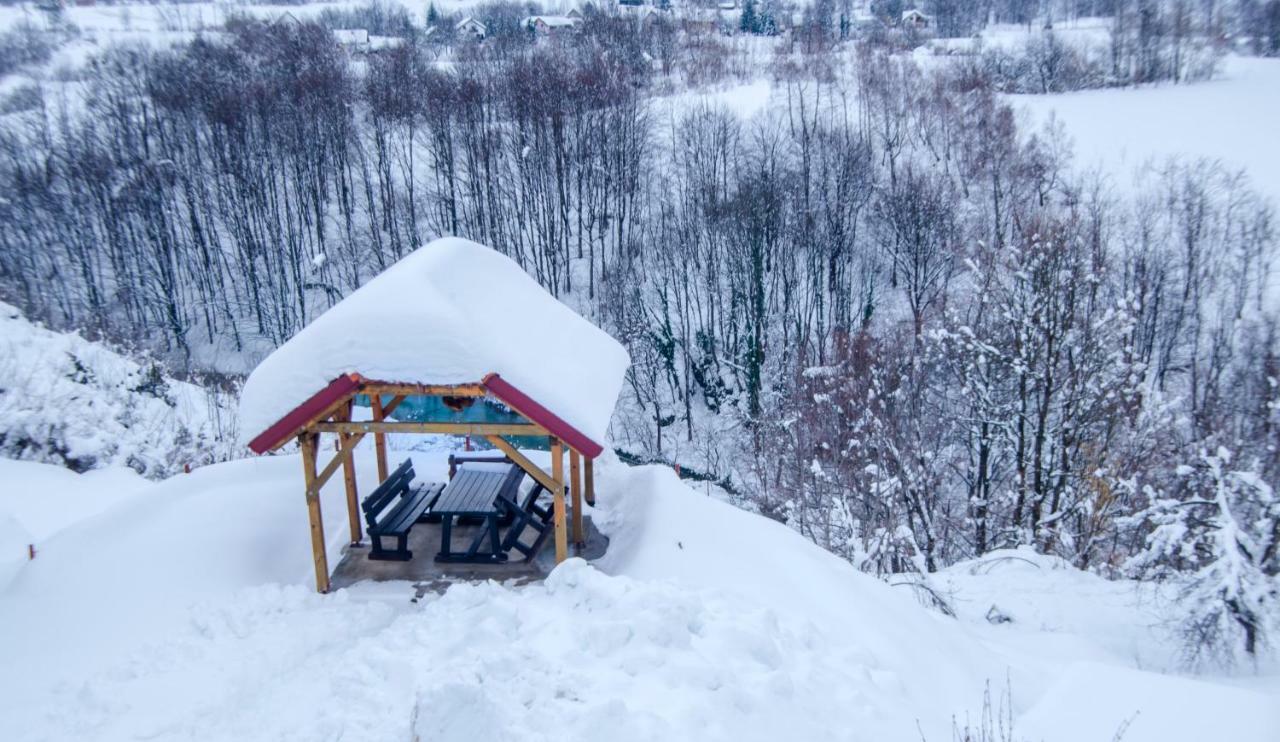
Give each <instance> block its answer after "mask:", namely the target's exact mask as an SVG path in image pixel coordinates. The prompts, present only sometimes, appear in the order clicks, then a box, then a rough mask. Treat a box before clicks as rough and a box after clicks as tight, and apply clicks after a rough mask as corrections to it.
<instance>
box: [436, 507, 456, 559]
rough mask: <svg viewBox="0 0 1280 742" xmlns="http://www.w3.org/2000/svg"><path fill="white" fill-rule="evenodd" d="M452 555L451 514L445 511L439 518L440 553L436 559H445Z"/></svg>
mask: <svg viewBox="0 0 1280 742" xmlns="http://www.w3.org/2000/svg"><path fill="white" fill-rule="evenodd" d="M452 556H453V514H452V513H445V514H444V515H443V516H442V517H441V518H440V553H439V554H438V555H436V558H437V559H440V560H445V559H449V558H451V557H452Z"/></svg>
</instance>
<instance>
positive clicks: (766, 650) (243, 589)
mask: <svg viewBox="0 0 1280 742" xmlns="http://www.w3.org/2000/svg"><path fill="white" fill-rule="evenodd" d="M360 455H361V456H362V457H364V458H363V460H362V461H360V464H359V466H358V471H360V472H361V473H362V474H366V475H367V474H369V473H371V472H372V471H373V470H374V467H373V466H372V461H370V460H368V458H367V456H368V452H367V451H361V452H360ZM397 455H398V454H397ZM444 455H445V454H444V453H443V452H439V453H431V454H426V455H419V454H415V464H416V468H419V469H420V470H421V471H423V472H424V475H425V476H430V474H426V473H427V472H432V471H442V468H443V465H444V463H443V457H444ZM300 470H301V467H300V464H299V462H298V460H297V458H296V457H294V456H278V457H268V458H263V459H257V460H249V461H237V462H231V463H227V464H219V465H215V466H210V467H206V468H204V469H200V470H197V471H196V472H194V473H192V474H190V475H183V476H179V477H176V478H174V479H171V480H168V481H166V482H163V483H161V484H159V485H156V486H153V487H150V488H148V489H147V490H146V491H145V492H144V493H143V494H142V495H141V496H138V497H136V498H132V499H130V500H128V501H127V502H124V503H122V504H120V505H119V506H118V507H115V508H113V509H112V510H111V511H109V512H106V513H102V514H100V515H97V516H95V517H91V518H88V519H86V520H84V521H83V522H81V523H79V524H78V525H74V526H71V527H69V528H67V529H65V530H63V531H62V532H60V533H59V534H57V535H56V536H54V537H53V538H52V539H50V540H49V541H48V542H47V543H46V545H45V547H44V550H43V552H42V553H41V555H40V557H39V558H37V560H36V561H35V562H31V563H30V564H28V565H27V566H26V567H25V568H24V569H23V572H22V574H20V575H19V577H18V578H17V579H16V580H15V581H14V583H13V584H12V585H11V586H10V588H9V589H8V590H6V591H5V592H4V593H3V594H2V595H3V599H0V655H3V656H4V657H5V658H6V666H7V667H11V668H14V669H15V672H11V673H7V674H6V675H5V676H3V677H0V716H5V717H6V718H12V719H16V720H17V727H16V728H17V729H18V730H20V732H21V736H22V738H24V739H27V738H31V739H39V738H60V737H66V736H88V737H94V738H105V739H114V738H131V737H135V736H147V737H152V736H155V737H159V738H188V737H190V738H201V739H211V738H231V737H238V738H252V739H266V738H273V739H274V738H279V737H284V736H296V737H298V738H308V739H311V738H317V737H332V736H341V735H343V734H346V735H348V736H352V737H355V738H359V739H406V738H407V736H406V734H407V732H406V730H408V729H410V728H413V727H414V725H416V726H417V728H418V729H419V731H421V732H423V733H424V734H430V735H432V738H438V739H457V738H459V737H460V736H466V735H463V734H462V732H463V731H464V730H465V731H466V732H467V735H470V734H473V733H474V731H475V729H476V728H477V727H476V726H475V725H476V724H481V725H482V726H486V727H487V728H491V729H492V730H493V731H494V732H495V734H501V735H502V736H508V735H510V736H518V737H520V738H533V739H541V738H548V739H549V738H551V737H552V736H554V737H558V738H566V737H567V738H569V739H596V738H599V736H600V734H601V733H602V729H606V728H607V729H609V730H610V734H611V735H612V734H614V733H616V734H620V735H624V736H625V733H629V734H632V735H633V737H632V738H635V739H653V738H656V737H674V738H683V739H691V738H702V739H765V738H771V739H776V738H778V737H779V736H782V737H787V736H792V735H795V734H800V735H801V736H803V737H804V738H808V739H868V740H871V739H875V740H884V739H914V738H916V737H917V736H918V732H917V731H916V726H915V719H916V718H917V717H920V718H921V719H922V720H923V722H924V726H925V728H926V729H928V730H930V731H931V734H932V738H938V739H943V738H945V737H946V736H947V735H949V728H948V724H949V719H950V713H951V711H952V710H962V709H964V708H968V707H971V706H973V705H974V704H976V703H977V702H978V698H979V694H980V685H981V681H982V679H983V678H984V677H985V676H984V675H982V670H981V667H982V665H983V663H982V662H980V661H976V660H975V657H974V652H976V651H977V650H976V649H975V647H974V645H973V643H972V642H971V641H969V640H967V639H966V638H965V637H964V635H963V632H962V631H959V630H958V629H957V628H956V627H955V626H954V625H948V624H947V623H945V621H944V620H942V619H937V618H935V617H934V616H933V615H931V614H929V613H928V612H926V611H925V610H924V609H922V608H920V607H918V606H916V605H915V604H914V603H913V602H912V601H911V599H910V598H909V597H908V596H907V595H906V594H905V593H898V592H895V591H894V590H892V589H891V588H888V587H886V586H884V585H882V584H881V583H879V582H876V581H875V580H872V579H870V578H867V577H865V576H862V575H859V574H857V573H856V572H855V571H854V570H852V569H851V568H849V567H848V566H847V565H844V564H842V563H841V562H839V561H838V560H835V559H834V558H832V557H828V556H827V555H825V554H824V553H822V552H821V551H820V550H818V549H817V548H816V547H814V546H813V545H811V544H809V543H808V542H806V541H804V540H803V539H801V538H799V537H798V536H795V534H793V533H792V532H791V531H789V530H787V529H786V528H783V527H781V526H777V525H775V524H772V523H770V522H767V521H764V520H762V519H760V518H759V517H757V516H753V515H749V514H747V513H743V512H740V511H738V510H735V509H733V508H731V507H729V506H725V505H722V504H720V503H716V502H713V501H710V500H707V499H706V498H704V497H702V496H701V495H698V494H696V493H694V492H692V491H691V490H689V489H688V488H686V487H684V486H683V485H682V484H680V483H679V482H678V481H676V480H675V479H674V477H668V476H667V475H666V473H665V472H664V471H662V470H661V469H658V468H655V467H649V468H644V469H639V470H635V471H632V470H630V469H628V468H627V467H624V466H621V465H620V464H617V463H612V464H609V465H605V466H602V467H601V471H600V473H599V489H600V498H601V508H600V511H599V512H598V513H597V517H598V518H600V519H601V521H602V522H603V524H604V525H605V527H606V528H611V530H612V538H613V541H612V546H611V555H610V557H609V559H608V560H606V563H605V565H604V566H605V567H606V568H607V570H608V571H609V572H611V573H612V574H606V573H605V572H603V571H601V570H597V569H595V568H592V567H588V566H586V565H585V564H575V565H570V566H568V567H567V568H564V569H562V570H560V571H558V572H557V573H556V574H555V575H554V576H553V579H551V580H549V581H548V582H547V583H546V584H545V585H534V586H529V587H525V588H508V587H500V586H497V585H492V584H490V585H464V586H456V587H453V588H451V589H450V590H449V591H448V593H447V594H446V595H445V596H444V597H442V598H440V599H438V600H431V601H428V602H426V603H425V604H418V605H415V604H411V603H409V602H408V600H407V598H408V597H409V596H410V595H411V594H412V591H411V589H410V588H409V587H408V586H404V585H401V586H396V585H383V586H361V587H359V588H357V589H355V590H351V591H340V592H339V594H337V595H333V596H327V597H320V596H314V595H312V594H311V591H310V589H309V588H308V587H307V586H308V584H309V581H310V577H309V572H310V556H309V550H308V529H307V525H306V511H305V508H304V507H303V498H302V495H301V491H300V485H299V481H298V480H299V473H300ZM371 484H372V483H371V482H370V481H368V480H367V479H365V480H363V481H362V482H361V485H362V487H365V488H367V487H369V486H371ZM366 491H367V490H366ZM323 502H324V512H325V520H326V524H327V534H328V536H329V538H330V543H331V547H332V548H331V551H332V557H333V558H334V559H335V560H336V559H337V556H338V554H337V552H338V550H339V549H340V547H341V544H342V542H343V541H344V539H345V536H346V533H345V510H344V504H343V501H342V492H341V483H340V481H338V482H336V486H335V485H334V484H331V485H330V486H328V487H326V489H325V492H324V493H323ZM606 503H607V505H606ZM920 667H929V668H930V670H929V672H928V673H920V672H919V668H920ZM994 669H995V671H998V669H999V668H994ZM449 703H455V704H456V703H462V704H463V705H462V706H460V707H457V708H448V705H449ZM318 709H319V710H320V711H317V710H318ZM550 719H556V720H557V722H556V723H554V724H553V723H551V722H550V721H549V720H550ZM619 723H622V725H621V726H619V725H618V724H619ZM455 733H456V734H455ZM424 738H425V737H424ZM468 738H470V737H468Z"/></svg>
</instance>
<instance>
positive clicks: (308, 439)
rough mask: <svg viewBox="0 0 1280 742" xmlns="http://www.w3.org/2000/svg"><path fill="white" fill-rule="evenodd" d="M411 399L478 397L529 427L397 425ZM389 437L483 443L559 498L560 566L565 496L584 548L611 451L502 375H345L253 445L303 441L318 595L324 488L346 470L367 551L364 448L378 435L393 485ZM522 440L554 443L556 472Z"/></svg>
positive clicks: (381, 466)
mask: <svg viewBox="0 0 1280 742" xmlns="http://www.w3.org/2000/svg"><path fill="white" fill-rule="evenodd" d="M359 395H367V396H368V397H369V401H370V405H371V407H372V410H373V419H372V420H371V421H367V422H356V421H354V420H353V415H352V412H353V408H354V406H355V402H356V397H357V396H359ZM410 397H439V398H442V400H443V401H444V402H445V404H446V405H449V406H452V407H456V406H461V405H462V404H465V403H466V402H470V401H474V400H476V399H477V398H490V399H492V400H495V401H497V402H500V403H501V404H502V405H504V406H505V407H507V408H509V409H510V410H511V411H512V412H514V413H515V414H516V415H517V416H518V417H519V418H520V419H522V420H523V422H510V423H482V422H456V421H449V422H416V421H415V422H409V421H400V420H395V419H392V418H391V415H392V413H394V412H395V410H396V408H397V407H399V406H400V405H401V403H403V402H404V401H405V400H406V399H409V398H410ZM326 433H328V434H332V435H334V436H336V439H337V446H336V449H337V453H336V454H335V455H334V457H333V458H332V459H331V460H330V461H329V462H328V463H327V464H325V466H324V468H322V469H320V468H318V466H319V464H318V457H319V452H320V450H321V447H320V436H321V435H322V434H326ZM387 433H413V434H442V435H459V436H473V437H475V438H483V439H484V440H487V441H488V442H489V443H491V444H493V446H494V447H495V448H497V449H498V450H500V451H502V452H503V453H504V454H506V456H507V457H508V458H510V459H511V461H512V462H514V463H515V464H516V465H518V466H519V467H520V468H521V469H523V470H524V471H525V472H526V473H527V474H528V475H529V476H531V477H533V478H534V479H535V480H536V481H537V482H538V483H540V484H541V485H542V486H544V487H546V489H547V491H548V492H550V493H552V497H553V503H554V505H553V506H554V524H555V526H554V527H555V550H556V563H557V564H558V563H560V562H562V561H564V560H565V559H566V558H567V557H568V554H569V527H570V524H568V523H566V514H565V505H566V503H565V489H566V485H567V489H568V491H569V497H570V498H571V499H572V502H573V508H572V510H573V523H572V529H573V541H574V543H575V544H577V545H582V544H583V543H584V539H585V531H584V529H583V523H582V502H583V500H585V501H586V502H587V504H590V505H594V504H595V483H594V469H593V464H594V461H595V458H596V457H597V456H599V455H600V453H601V452H602V451H603V447H602V446H601V445H600V444H599V443H597V442H595V441H593V440H591V439H590V438H589V437H587V436H586V435H585V434H583V433H582V432H581V431H579V430H578V429H576V428H574V427H573V426H572V425H570V424H569V423H567V422H565V421H564V420H563V419H561V418H560V417H559V416H557V415H556V414H555V413H554V412H552V411H551V410H549V409H547V408H546V407H544V406H543V405H542V404H540V403H539V402H538V401H537V400H534V399H533V398H531V397H530V396H528V395H527V394H525V393H524V392H522V391H520V390H519V389H517V388H516V387H515V386H513V385H512V384H511V383H509V382H507V381H506V380H505V379H503V378H502V377H501V376H499V375H497V374H493V373H491V374H487V375H486V376H485V377H484V378H483V379H481V380H479V381H476V382H474V383H467V384H439V385H433V384H419V383H400V382H393V381H375V380H372V379H366V378H364V377H363V376H361V375H359V374H356V373H348V374H343V375H342V376H339V377H337V378H336V379H334V380H333V381H332V382H331V383H330V384H329V385H328V386H326V387H325V388H323V389H321V390H320V391H318V392H316V393H315V394H313V395H312V396H311V397H310V398H308V399H307V400H306V401H305V402H303V403H302V404H300V405H298V406H297V407H295V408H294V409H293V410H292V411H290V412H289V413H288V414H286V415H285V416H284V417H282V418H280V420H279V421H277V422H276V423H275V424H274V425H272V426H271V427H269V428H267V429H266V430H265V431H263V432H262V433H260V434H259V435H258V436H257V437H255V438H254V439H253V440H252V441H250V443H249V448H250V449H252V450H253V451H254V452H255V453H259V454H261V453H267V452H269V451H274V450H276V449H279V448H280V447H281V446H284V445H285V444H287V443H288V442H289V441H291V440H294V439H296V440H297V441H298V447H299V448H300V449H301V451H302V476H303V482H304V484H305V492H306V501H307V512H308V515H309V517H310V520H311V549H312V556H313V559H314V562H315V573H316V589H317V590H318V591H320V592H322V593H324V592H328V591H329V563H328V558H327V556H326V554H325V537H324V522H323V520H322V519H321V512H320V489H321V487H323V486H324V485H325V483H326V482H328V481H329V479H330V478H331V477H332V476H333V475H334V474H336V473H337V471H338V468H339V467H341V468H342V473H343V479H344V480H345V484H346V495H347V498H346V499H347V517H348V522H349V524H350V527H351V543H352V544H353V545H356V544H360V543H361V542H362V540H363V532H362V528H361V522H360V496H359V492H358V491H357V489H356V473H355V457H354V456H353V451H354V450H355V447H356V444H358V443H359V442H360V441H361V440H363V439H364V437H365V436H367V435H369V434H373V439H374V447H375V450H376V456H377V464H378V481H379V482H383V481H385V480H386V479H387V474H388V467H387V445H386V435H387ZM514 436H521V437H526V436H535V437H546V439H547V443H548V449H549V450H550V452H551V471H549V472H548V471H546V470H544V469H542V468H541V467H540V466H538V465H537V464H535V463H533V462H532V461H530V460H529V458H528V457H527V456H525V455H524V454H522V453H521V452H520V451H519V450H518V449H517V448H516V446H515V445H514V444H513V443H512V442H511V441H509V440H508V438H509V437H514ZM566 448H567V449H568V451H569V476H568V479H567V480H566V478H565V470H564V451H565V449H566Z"/></svg>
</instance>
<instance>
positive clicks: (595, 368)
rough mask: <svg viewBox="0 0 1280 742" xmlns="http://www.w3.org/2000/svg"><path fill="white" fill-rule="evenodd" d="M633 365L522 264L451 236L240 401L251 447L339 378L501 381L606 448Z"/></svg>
mask: <svg viewBox="0 0 1280 742" xmlns="http://www.w3.org/2000/svg"><path fill="white" fill-rule="evenodd" d="M629 363H630V359H629V357H628V356H627V352H626V350H625V349H623V347H622V346H621V345H619V344H618V342H617V341H616V340H614V339H613V338H611V337H609V335H608V334H607V333H605V332H604V331H602V330H600V329H599V328H597V327H595V326H594V325H592V324H591V323H590V322H588V321H587V320H585V319H583V318H582V317H580V316H578V314H576V313H575V312H574V311H573V310H572V309H570V308H568V307H566V306H565V305H563V304H561V303H560V302H559V301H557V300H556V299H555V298H554V297H553V296H551V295H550V294H548V293H547V292H546V290H544V289H543V288H542V287H541V286H539V285H538V283H537V282H536V281H534V280H533V279H532V278H530V277H529V276H528V274H526V273H525V272H524V271H523V270H522V269H521V268H520V266H518V265H516V263H515V262H514V261H512V260H511V259H510V258H507V257H506V256H504V255H501V254H500V253H498V252H495V251H494V250H491V249H489V248H487V247H484V246H482V245H478V244H476V243H474V242H469V241H467V240H463V239H457V238H446V239H440V240H436V241H434V242H431V243H429V244H427V245H425V246H423V247H421V248H418V249H417V250H415V251H414V252H412V253H410V254H409V255H407V256H406V257H404V258H403V259H401V260H400V261H399V262H398V263H396V264H395V265H393V266H391V267H390V268H388V269H387V270H386V271H384V272H383V273H381V274H380V275H378V276H377V277H376V278H374V279H373V280H371V281H369V282H368V283H366V284H365V285H364V286H362V287H360V288H359V289H357V290H356V291H354V292H353V293H352V294H351V295H350V296H348V297H346V298H345V299H343V300H342V301H340V302H338V303H337V304H335V305H334V306H333V307H332V308H330V309H329V310H328V311H327V312H325V313H324V314H322V315H320V316H319V317H317V318H316V319H315V320H314V321H312V322H311V324H309V325H307V326H306V327H305V328H303V329H302V331H300V332H299V333H298V334H297V335H294V336H293V337H292V338H290V339H289V341H288V342H286V343H285V344H284V345H282V346H280V348H278V349H277V350H276V351H275V352H273V353H272V354H271V355H269V356H267V358H266V359H265V360H263V361H262V363H261V364H259V365H258V367H257V369H255V370H254V372H253V373H252V374H251V375H250V376H249V380H248V381H247V382H246V383H245V386H244V390H243V392H242V395H241V400H240V424H241V431H242V435H241V438H242V440H243V442H245V443H247V442H248V441H249V440H250V439H251V438H253V436H255V435H257V434H258V433H260V432H262V431H263V430H265V429H266V428H268V427H269V426H270V425H272V424H273V423H275V422H276V421H277V420H279V419H280V418H281V417H283V416H284V415H285V414H286V413H288V412H289V411H290V410H292V409H293V408H295V407H297V406H298V405H299V404H300V403H302V402H303V401H305V400H306V399H307V398H308V397H310V396H311V395H312V394H314V393H315V392H317V391H319V390H320V389H322V388H324V386H325V385H326V384H328V383H329V382H330V381H332V380H333V379H334V378H336V377H337V376H339V375H341V374H345V373H352V372H354V373H359V374H362V375H364V376H365V377H367V378H371V379H378V380H380V381H392V382H417V383H434V384H456V383H467V382H478V381H480V380H481V379H482V378H483V377H484V376H485V375H486V374H488V373H497V374H499V375H501V376H502V378H504V379H505V380H507V381H509V382H511V383H512V384H513V385H515V386H516V387H517V388H518V389H520V390H521V391H523V392H524V393H526V394H528V395H529V396H531V397H533V398H534V399H535V400H537V401H538V402H539V403H541V404H542V405H544V406H546V407H548V408H549V409H551V411H552V412H555V413H556V414H557V415H559V416H560V417H562V418H563V419H564V420H565V421H566V422H568V423H569V424H570V425H572V426H574V427H575V428H577V429H578V430H580V431H582V432H583V433H585V434H586V435H587V436H588V437H590V438H592V439H593V440H595V441H597V442H602V441H604V439H605V433H606V431H607V429H608V427H609V418H610V417H612V415H613V407H614V404H615V403H616V402H617V399H618V393H619V391H620V390H621V389H622V381H623V374H624V373H625V372H626V369H627V366H628V365H629Z"/></svg>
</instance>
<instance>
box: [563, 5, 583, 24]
mask: <svg viewBox="0 0 1280 742" xmlns="http://www.w3.org/2000/svg"><path fill="white" fill-rule="evenodd" d="M564 17H565V18H572V19H574V20H575V21H581V20H582V11H581V10H578V9H577V8H574V9H573V10H571V11H569V12H568V13H565V14H564Z"/></svg>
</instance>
